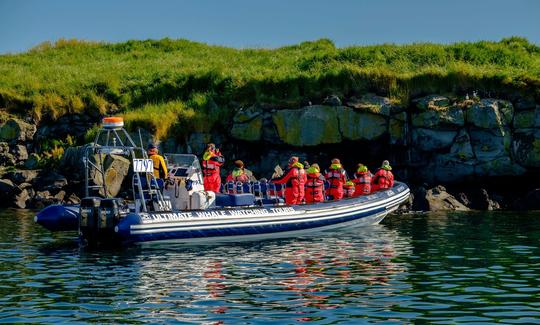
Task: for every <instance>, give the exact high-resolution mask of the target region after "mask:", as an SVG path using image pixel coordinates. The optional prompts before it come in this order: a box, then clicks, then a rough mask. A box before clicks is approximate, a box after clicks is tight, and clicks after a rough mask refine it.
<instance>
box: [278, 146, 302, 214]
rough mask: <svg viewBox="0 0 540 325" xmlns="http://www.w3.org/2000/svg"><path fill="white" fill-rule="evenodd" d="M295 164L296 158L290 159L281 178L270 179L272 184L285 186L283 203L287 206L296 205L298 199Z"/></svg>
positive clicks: (298, 187) (297, 177) (298, 181)
mask: <svg viewBox="0 0 540 325" xmlns="http://www.w3.org/2000/svg"><path fill="white" fill-rule="evenodd" d="M297 162H298V157H291V159H289V165H288V168H287V170H286V171H285V173H284V174H283V175H282V176H281V177H277V178H274V179H272V182H273V183H274V184H286V185H285V203H287V204H298V197H299V195H300V173H299V171H298V167H297V166H296V163H297Z"/></svg>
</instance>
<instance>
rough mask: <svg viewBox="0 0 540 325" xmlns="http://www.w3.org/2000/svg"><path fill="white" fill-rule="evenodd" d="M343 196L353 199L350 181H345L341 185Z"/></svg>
mask: <svg viewBox="0 0 540 325" xmlns="http://www.w3.org/2000/svg"><path fill="white" fill-rule="evenodd" d="M343 196H344V197H353V196H354V183H353V182H352V181H346V182H345V184H344V185H343Z"/></svg>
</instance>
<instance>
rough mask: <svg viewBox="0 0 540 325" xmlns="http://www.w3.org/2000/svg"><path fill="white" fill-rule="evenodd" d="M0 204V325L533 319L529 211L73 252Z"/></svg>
mask: <svg viewBox="0 0 540 325" xmlns="http://www.w3.org/2000/svg"><path fill="white" fill-rule="evenodd" d="M75 237H76V233H75V232H67V233H51V232H49V231H47V230H45V229H42V228H40V227H39V226H37V225H36V224H34V222H33V213H32V212H29V211H15V210H3V211H0V322H24V323H26V322H47V323H52V322H68V323H72V322H100V323H126V322H127V323H139V322H152V323H154V322H166V323H169V322H174V323H195V324H199V323H211V324H214V323H224V324H237V323H251V324H257V323H264V324H287V323H290V324H298V323H299V322H312V323H316V324H328V323H351V324H362V323H371V322H384V323H411V322H424V323H438V324H447V323H486V324H487V323H493V322H506V323H540V213H538V212H536V213H513V212H496V213H486V212H476V213H437V214H435V213H430V214H410V215H391V216H388V217H387V218H386V219H385V220H384V221H383V223H382V224H380V225H377V226H373V227H366V228H356V229H348V230H347V231H329V232H321V233H313V234H310V235H309V236H306V237H297V238H291V239H285V240H267V241H254V242H243V243H241V244H225V245H204V246H186V245H181V244H159V243H155V244H151V245H147V246H144V247H141V246H132V247H127V248H122V249H114V250H99V251H89V250H85V249H81V248H79V246H78V245H77V243H76V241H75Z"/></svg>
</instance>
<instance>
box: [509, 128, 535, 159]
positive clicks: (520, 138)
mask: <svg viewBox="0 0 540 325" xmlns="http://www.w3.org/2000/svg"><path fill="white" fill-rule="evenodd" d="M511 152H512V157H513V158H514V160H515V161H516V162H517V163H519V164H520V165H521V166H524V167H533V168H538V167H540V129H530V130H518V131H516V132H514V137H513V139H512V146H511Z"/></svg>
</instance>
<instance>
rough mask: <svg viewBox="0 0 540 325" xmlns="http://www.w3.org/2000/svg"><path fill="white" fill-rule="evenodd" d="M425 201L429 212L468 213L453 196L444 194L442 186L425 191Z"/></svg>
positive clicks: (444, 189) (444, 190)
mask: <svg viewBox="0 0 540 325" xmlns="http://www.w3.org/2000/svg"><path fill="white" fill-rule="evenodd" d="M425 198H426V200H427V202H428V205H429V211H468V210H469V208H467V207H466V206H465V205H463V204H462V203H461V202H460V201H459V200H457V199H456V198H455V197H454V196H452V195H451V194H449V193H448V192H446V188H445V187H444V186H441V185H439V186H436V187H434V188H432V189H429V190H427V192H426V197H425Z"/></svg>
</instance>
